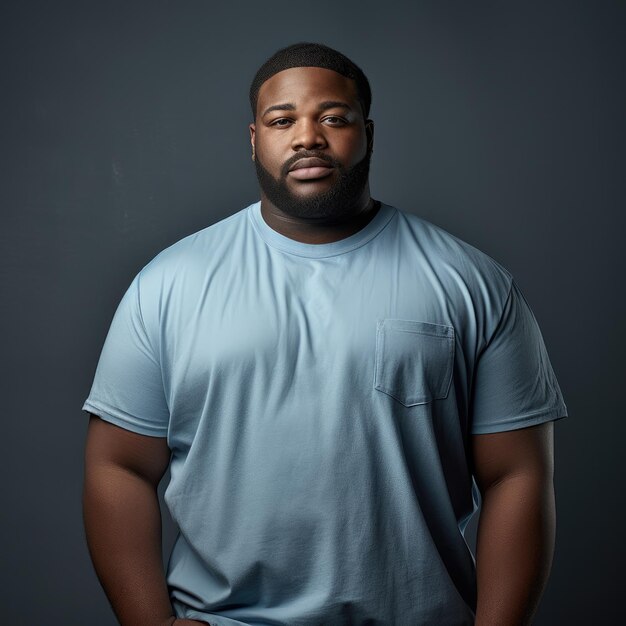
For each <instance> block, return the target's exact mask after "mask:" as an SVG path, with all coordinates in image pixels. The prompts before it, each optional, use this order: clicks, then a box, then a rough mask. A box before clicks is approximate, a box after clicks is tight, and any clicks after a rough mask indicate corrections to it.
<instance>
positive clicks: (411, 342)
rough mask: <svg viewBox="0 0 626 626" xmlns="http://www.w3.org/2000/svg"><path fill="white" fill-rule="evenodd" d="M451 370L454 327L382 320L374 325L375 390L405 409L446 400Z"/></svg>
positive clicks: (411, 321)
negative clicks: (386, 395)
mask: <svg viewBox="0 0 626 626" xmlns="http://www.w3.org/2000/svg"><path fill="white" fill-rule="evenodd" d="M453 367H454V327H453V326H449V325H447V324H435V323H432V322H421V321H417V320H402V319H393V318H385V319H381V320H378V321H377V324H376V363H375V373H374V388H375V389H378V390H379V391H382V392H383V393H386V394H388V395H390V396H392V397H393V398H395V399H396V400H399V401H400V402H401V403H402V404H404V405H405V406H414V405H416V404H426V403H428V402H432V401H433V400H441V399H443V398H446V397H447V396H448V392H449V390H450V384H451V382H452V372H453Z"/></svg>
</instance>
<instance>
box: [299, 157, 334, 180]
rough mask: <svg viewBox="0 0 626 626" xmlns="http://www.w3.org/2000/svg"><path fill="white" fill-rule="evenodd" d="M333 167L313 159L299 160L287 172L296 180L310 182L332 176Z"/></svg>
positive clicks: (321, 160)
mask: <svg viewBox="0 0 626 626" xmlns="http://www.w3.org/2000/svg"><path fill="white" fill-rule="evenodd" d="M333 169H334V168H333V166H332V165H330V164H329V163H328V162H327V161H324V160H323V159H318V158H315V157H312V158H305V159H299V160H298V161H296V162H295V163H294V164H293V165H292V166H291V169H290V170H289V174H290V176H292V177H293V178H296V179H297V180H310V179H313V178H325V177H326V176H329V175H330V174H332V171H333Z"/></svg>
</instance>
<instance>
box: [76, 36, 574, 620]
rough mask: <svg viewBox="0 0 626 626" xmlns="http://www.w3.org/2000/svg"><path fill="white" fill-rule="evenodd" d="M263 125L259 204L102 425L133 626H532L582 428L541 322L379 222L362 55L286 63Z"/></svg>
mask: <svg viewBox="0 0 626 626" xmlns="http://www.w3.org/2000/svg"><path fill="white" fill-rule="evenodd" d="M250 100H251V104H252V111H253V115H254V123H253V124H251V125H250V133H251V143H252V158H253V160H254V162H255V166H256V170H257V175H258V179H259V183H260V191H261V200H260V202H256V203H255V204H252V205H251V206H249V207H247V208H245V209H242V210H240V211H238V212H236V213H234V214H233V215H231V216H230V217H228V218H226V219H223V220H221V221H220V222H218V223H216V224H213V225H212V226H209V227H207V228H205V229H203V230H201V231H199V232H197V233H195V234H193V235H190V236H188V237H186V238H184V239H182V240H180V241H178V242H177V243H175V244H174V245H172V246H170V247H169V248H167V249H166V250H164V251H162V252H161V253H160V254H158V255H157V256H156V257H155V258H154V259H152V261H150V262H149V263H148V264H147V265H146V266H145V267H143V268H142V269H141V271H140V272H139V273H138V274H137V275H136V276H135V278H134V280H133V281H132V283H131V285H130V287H129V288H128V290H127V292H126V293H125V295H124V297H123V298H122V300H121V302H120V304H119V307H118V309H117V311H116V314H115V316H114V318H113V321H112V324H111V328H110V330H109V334H108V336H107V339H106V341H105V344H104V347H103V350H102V354H101V356H100V361H99V363H98V368H97V371H96V375H95V380H94V383H93V386H92V389H91V392H90V394H89V397H88V399H87V400H86V402H85V404H84V406H83V409H84V410H85V411H88V412H89V413H91V414H92V416H91V418H90V424H89V430H88V437H87V446H86V476H85V488H84V516H85V525H86V531H87V540H88V544H89V548H90V552H91V555H92V558H93V561H94V566H95V569H96V571H97V573H98V576H99V578H100V580H101V582H102V585H103V587H104V589H105V591H106V593H107V595H108V597H109V599H110V601H111V604H112V606H113V608H114V610H115V612H116V614H117V616H118V618H119V620H120V622H121V623H122V624H124V625H126V624H127V625H128V626H142V625H146V626H160V625H166V624H167V625H170V624H172V623H175V624H176V626H182V625H183V624H194V623H208V624H212V625H215V626H218V625H219V626H222V625H223V626H226V625H234V624H251V625H261V624H273V625H289V626H319V625H322V624H329V625H337V626H340V625H344V624H345V625H347V624H354V625H356V624H359V625H364V624H372V625H373V624H397V625H407V626H408V625H412V626H414V625H422V624H423V625H430V624H433V625H444V626H452V625H465V624H473V623H475V624H477V625H479V626H487V625H491V626H496V625H497V626H506V625H516V626H517V625H519V624H527V623H528V622H529V621H530V618H531V616H532V615H533V613H534V611H535V608H536V606H537V603H538V601H539V598H540V596H541V593H542V591H543V588H544V586H545V583H546V580H547V577H548V573H549V570H550V564H551V560H552V553H553V545H554V532H555V513H554V493H553V480H552V473H553V432H552V427H553V423H552V422H553V421H554V420H556V419H559V418H562V417H565V416H566V415H567V408H566V406H565V403H564V401H563V397H562V394H561V391H560V389H559V385H558V383H557V380H556V378H555V375H554V372H553V369H552V367H551V365H550V361H549V359H548V355H547V352H546V348H545V345H544V342H543V339H542V335H541V332H540V330H539V327H538V325H537V322H536V320H535V317H534V315H533V313H532V311H531V309H530V307H529V305H528V303H527V302H526V300H525V298H524V296H523V295H522V292H521V291H520V289H519V287H518V285H517V284H516V282H515V281H514V279H513V277H512V275H511V274H510V273H509V272H508V271H507V270H506V269H505V268H504V267H503V266H501V265H500V264H498V263H497V262H496V261H495V260H493V259H492V258H490V257H489V256H487V255H486V254H484V253H482V252H481V251H479V250H477V249H476V248H474V247H472V246H470V245H469V244H467V243H465V242H463V241H462V240H459V239H458V238H456V237H454V236H452V235H451V234H449V233H447V232H446V231H444V230H442V229H441V228H439V227H437V226H435V225H434V224H432V223H430V222H427V221H425V220H423V219H421V218H419V217H417V216H415V215H413V214H411V213H408V212H404V211H402V210H400V209H397V208H395V207H393V206H390V205H388V204H385V203H382V202H379V201H375V200H373V199H372V198H371V197H370V192H369V185H368V172H369V162H370V156H371V154H372V146H373V135H374V133H373V131H374V125H373V122H372V121H371V120H370V119H369V117H368V115H369V108H370V102H371V94H370V88H369V84H368V81H367V79H366V77H365V76H364V74H363V72H362V71H361V70H360V69H359V68H358V67H357V66H356V65H355V64H354V63H352V62H351V61H350V60H349V59H347V58H346V57H345V56H343V55H341V54H340V53H338V52H336V51H335V50H332V49H330V48H327V47H325V46H321V45H317V44H296V45H294V46H290V47H288V48H285V49H283V50H280V51H278V52H277V53H276V54H275V55H274V56H273V57H272V58H270V59H269V60H268V61H267V62H266V63H265V64H264V65H263V66H262V67H261V68H260V69H259V71H258V72H257V75H256V76H255V79H254V81H253V83H252V86H251V89H250ZM168 465H169V467H170V470H171V472H170V473H171V481H170V483H169V485H168V487H167V490H166V493H165V501H166V503H167V505H168V508H169V510H170V511H171V514H172V517H173V519H174V520H175V522H176V523H177V524H178V526H179V528H180V532H179V534H178V537H177V540H176V543H175V546H174V548H173V551H172V554H171V557H170V560H169V564H168V568H167V573H164V571H163V566H162V562H161V552H160V550H161V545H160V533H161V526H160V524H161V518H160V511H159V506H158V497H157V485H158V483H159V480H160V479H161V477H162V476H163V474H164V472H165V470H166V468H167V467H168ZM480 496H482V508H481V513H480V518H479V530H478V540H477V554H476V560H474V557H473V555H472V553H471V551H470V549H469V548H468V545H467V543H466V541H465V538H464V535H463V532H464V530H465V527H466V525H467V522H468V520H469V518H470V517H471V515H472V514H473V512H474V511H475V510H476V509H477V507H478V502H479V499H480Z"/></svg>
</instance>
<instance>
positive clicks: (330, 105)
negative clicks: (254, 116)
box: [261, 100, 352, 117]
mask: <svg viewBox="0 0 626 626" xmlns="http://www.w3.org/2000/svg"><path fill="white" fill-rule="evenodd" d="M335 108H341V109H348V111H352V107H351V106H350V105H349V104H347V103H346V102H341V101H340V100H326V101H324V102H320V105H319V106H318V107H317V109H318V111H325V110H326V109H335ZM295 110H296V105H295V104H292V103H291V102H284V103H283V104H273V105H272V106H271V107H268V108H267V109H265V111H263V115H261V117H265V116H266V115H267V114H268V113H269V112H270V111H295Z"/></svg>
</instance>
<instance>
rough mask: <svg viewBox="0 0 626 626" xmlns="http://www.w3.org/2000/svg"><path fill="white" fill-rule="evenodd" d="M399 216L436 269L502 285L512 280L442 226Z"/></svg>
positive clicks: (406, 213)
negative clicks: (490, 280)
mask: <svg viewBox="0 0 626 626" xmlns="http://www.w3.org/2000/svg"><path fill="white" fill-rule="evenodd" d="M398 214H399V218H400V222H401V224H402V226H403V227H404V228H405V229H406V231H409V232H410V236H411V238H412V239H413V240H414V241H415V242H416V245H417V246H418V247H419V248H420V251H421V252H423V254H424V255H425V256H426V257H428V259H429V260H430V261H432V262H433V264H435V265H436V266H438V267H440V268H445V269H447V270H448V271H455V272H457V273H459V274H460V275H463V276H466V277H468V278H469V277H471V276H474V277H476V278H483V279H490V278H491V279H493V280H496V281H497V282H501V283H503V284H505V285H509V284H510V282H511V280H512V279H513V276H512V274H511V272H509V270H508V269H507V268H506V267H505V266H504V265H502V264H501V263H500V262H498V261H497V260H496V259H494V258H493V257H492V256H490V255H489V254H487V253H486V252H484V251H483V250H480V249H479V248H477V247H476V246H474V245H472V244H470V243H469V242H467V241H465V240H464V239H462V238H460V237H458V236H457V235H453V234H452V233H451V232H449V231H448V230H446V229H445V228H443V227H442V226H439V225H437V224H435V223H433V222H430V221H428V220H427V219H425V218H423V217H420V216H418V215H415V214H414V213H411V212H409V211H406V210H403V209H398Z"/></svg>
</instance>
